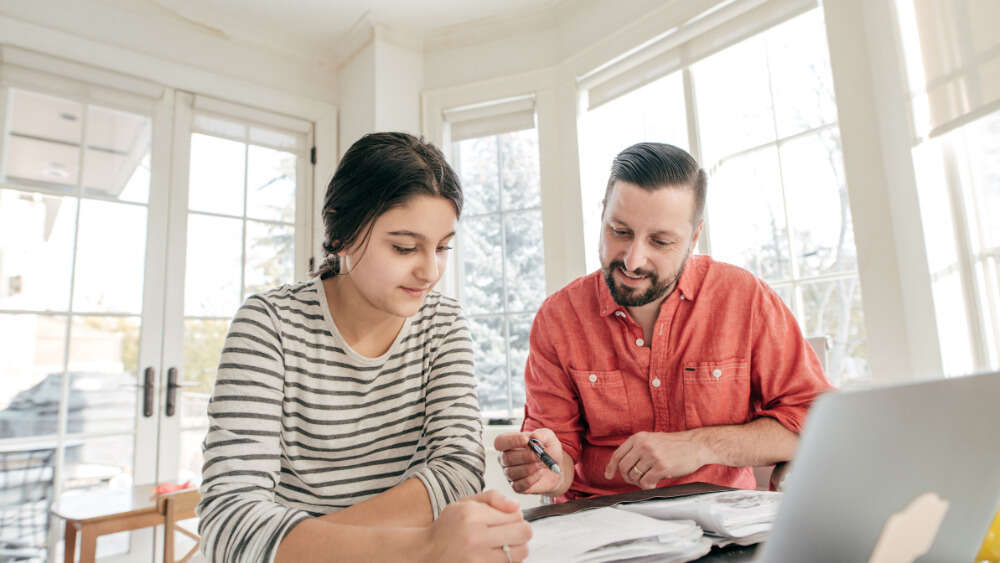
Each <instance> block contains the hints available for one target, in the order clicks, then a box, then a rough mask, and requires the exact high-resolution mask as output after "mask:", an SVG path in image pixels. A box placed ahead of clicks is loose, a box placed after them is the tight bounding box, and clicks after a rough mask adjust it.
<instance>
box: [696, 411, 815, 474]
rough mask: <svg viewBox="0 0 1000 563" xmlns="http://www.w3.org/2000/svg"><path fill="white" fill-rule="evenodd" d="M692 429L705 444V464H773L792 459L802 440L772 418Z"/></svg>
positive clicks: (700, 441) (702, 443)
mask: <svg viewBox="0 0 1000 563" xmlns="http://www.w3.org/2000/svg"><path fill="white" fill-rule="evenodd" d="M690 432H692V434H693V435H694V438H695V440H696V441H697V442H698V443H699V444H701V446H702V452H703V454H704V459H703V460H702V461H703V464H704V465H709V464H719V465H728V466H731V467H747V466H758V465H772V464H775V463H779V462H782V461H788V460H790V459H792V456H794V455H795V448H796V447H797V446H798V443H799V436H798V434H796V433H794V432H792V431H791V430H789V429H787V428H785V427H784V426H782V425H781V423H780V422H778V421H777V420H775V419H773V418H770V417H764V418H758V419H756V420H753V421H750V422H747V423H746V424H734V425H727V426H706V427H703V428H696V429H694V430H691V431H690Z"/></svg>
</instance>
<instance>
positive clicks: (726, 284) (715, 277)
mask: <svg viewBox="0 0 1000 563" xmlns="http://www.w3.org/2000/svg"><path fill="white" fill-rule="evenodd" d="M695 259H697V262H696V263H695V267H696V268H697V269H698V270H699V271H700V273H701V275H700V276H699V277H700V278H701V285H702V287H703V288H705V287H707V288H709V290H718V289H720V288H729V289H732V288H739V289H746V290H752V291H760V290H764V289H765V288H767V287H768V286H767V283H765V282H764V280H762V279H760V278H759V277H757V275H756V274H754V273H753V272H751V271H749V270H747V269H745V268H742V267H740V266H736V265H734V264H730V263H728V262H721V261H719V260H716V259H714V258H712V257H711V256H707V255H698V256H693V257H691V260H692V261H693V260H695Z"/></svg>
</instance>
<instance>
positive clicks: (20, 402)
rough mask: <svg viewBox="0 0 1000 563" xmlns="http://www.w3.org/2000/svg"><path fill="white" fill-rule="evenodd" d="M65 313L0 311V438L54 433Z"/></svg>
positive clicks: (64, 334)
mask: <svg viewBox="0 0 1000 563" xmlns="http://www.w3.org/2000/svg"><path fill="white" fill-rule="evenodd" d="M66 322H67V321H66V317H63V316H47V315H4V314H0V334H3V335H4V336H3V338H0V358H3V364H2V365H3V367H0V380H2V381H3V385H0V438H24V437H28V436H42V435H52V434H55V433H56V424H57V420H58V416H59V398H60V397H61V395H62V373H63V369H64V360H65V357H66Z"/></svg>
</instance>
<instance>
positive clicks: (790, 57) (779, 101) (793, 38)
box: [764, 10, 837, 137]
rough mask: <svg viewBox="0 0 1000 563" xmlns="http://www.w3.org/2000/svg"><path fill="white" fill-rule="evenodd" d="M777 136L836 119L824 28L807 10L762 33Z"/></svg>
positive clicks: (815, 13)
mask: <svg viewBox="0 0 1000 563" xmlns="http://www.w3.org/2000/svg"><path fill="white" fill-rule="evenodd" d="M764 37H765V40H766V42H767V56H768V68H769V69H770V72H771V88H772V91H773V94H774V113H775V121H776V122H777V127H778V136H779V137H787V136H789V135H794V134H796V133H800V132H802V131H806V130H808V129H813V128H815V127H818V126H820V125H825V124H827V123H833V122H834V121H836V119H837V109H836V107H837V106H836V101H835V99H834V95H833V78H832V75H831V73H830V57H829V54H828V52H827V47H826V45H827V44H826V29H825V26H824V24H823V15H822V14H821V13H820V11H819V10H810V11H808V12H806V13H805V14H803V15H801V16H798V17H796V18H794V19H791V20H789V21H787V22H785V23H783V24H781V25H779V26H777V27H775V28H774V29H771V30H770V31H768V32H767V33H765V34H764Z"/></svg>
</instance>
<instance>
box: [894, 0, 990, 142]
mask: <svg viewBox="0 0 1000 563" xmlns="http://www.w3.org/2000/svg"><path fill="white" fill-rule="evenodd" d="M902 4H903V6H901V10H900V11H901V12H904V13H901V19H902V20H904V21H903V25H904V26H906V21H905V20H906V19H908V18H907V16H908V14H906V13H905V10H906V8H907V7H908V6H906V4H909V6H910V7H912V10H913V13H912V14H911V15H910V16H911V17H912V18H913V20H912V24H911V25H915V27H916V35H917V37H916V39H917V41H918V42H919V46H920V47H919V55H918V56H919V58H920V60H919V61H918V63H919V66H916V67H915V66H914V64H913V61H912V60H911V61H910V64H909V69H910V73H911V76H910V81H911V89H912V90H913V91H912V94H913V97H914V119H915V121H916V123H915V125H916V127H917V129H918V131H927V132H928V133H927V134H928V136H930V137H934V136H936V135H940V134H942V133H945V132H947V131H950V130H952V129H954V128H956V127H959V126H961V125H963V124H965V123H968V122H970V121H973V120H975V119H976V118H978V117H981V116H983V115H986V114H988V113H991V112H993V111H995V110H1000V31H998V29H1000V1H998V0H947V1H941V0H904V2H903V3H902ZM904 34H905V30H904ZM914 55H915V54H914V53H912V52H908V53H907V56H908V57H911V58H912V57H914ZM914 70H916V72H914ZM913 74H917V76H913ZM920 74H922V76H920Z"/></svg>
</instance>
